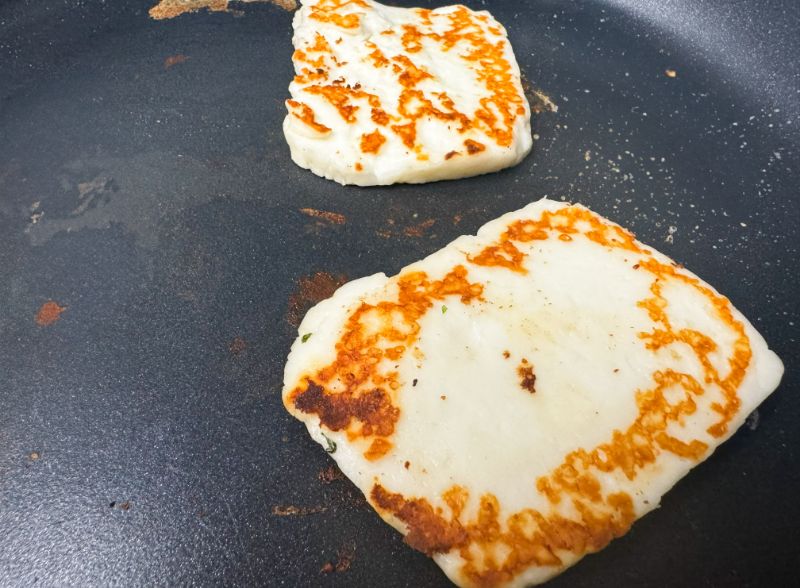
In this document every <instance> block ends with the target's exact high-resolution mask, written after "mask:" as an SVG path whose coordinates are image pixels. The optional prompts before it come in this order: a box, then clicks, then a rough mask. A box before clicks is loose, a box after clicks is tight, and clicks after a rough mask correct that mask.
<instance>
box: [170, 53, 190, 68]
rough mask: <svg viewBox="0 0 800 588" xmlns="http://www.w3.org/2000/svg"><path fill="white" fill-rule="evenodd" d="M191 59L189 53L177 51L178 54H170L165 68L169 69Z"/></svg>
mask: <svg viewBox="0 0 800 588" xmlns="http://www.w3.org/2000/svg"><path fill="white" fill-rule="evenodd" d="M188 60H189V57H188V56H187V55H184V54H183V53H177V54H176V55H170V56H169V57H167V58H166V59H165V60H164V69H169V68H171V67H173V66H175V65H179V64H181V63H186V62H187V61H188Z"/></svg>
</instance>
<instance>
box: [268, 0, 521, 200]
mask: <svg viewBox="0 0 800 588" xmlns="http://www.w3.org/2000/svg"><path fill="white" fill-rule="evenodd" d="M293 25H294V38H293V43H294V47H295V52H294V54H293V56H292V60H293V62H294V67H295V72H296V76H295V77H294V80H293V81H292V82H291V84H290V85H289V92H290V93H291V96H292V98H291V99H290V100H287V101H286V107H287V109H288V111H289V114H288V115H287V116H286V119H285V121H284V123H283V130H284V134H285V135H286V140H287V142H288V143H289V147H290V150H291V154H292V159H293V160H294V162H295V163H297V165H299V166H301V167H304V168H307V169H310V170H311V171H312V172H314V173H315V174H317V175H320V176H323V177H326V178H329V179H331V180H335V181H337V182H339V183H342V184H357V185H360V186H371V185H385V184H393V183H396V182H408V183H420V182H431V181H435V180H445V179H452V178H461V177H466V176H474V175H478V174H483V173H487V172H492V171H496V170H499V169H502V168H505V167H509V166H512V165H516V164H517V163H519V162H520V161H521V160H522V158H523V157H525V155H526V154H527V153H528V152H529V151H530V149H531V142H532V140H531V129H530V108H529V106H528V102H527V100H526V99H525V94H524V93H523V90H522V86H521V83H520V72H519V67H518V66H517V62H516V60H515V58H514V53H513V51H512V50H511V45H510V44H509V42H508V39H507V38H506V32H505V29H503V27H502V26H501V25H500V24H499V23H498V22H497V21H495V20H494V19H493V18H492V16H491V15H490V14H489V13H488V12H486V11H481V12H474V11H472V10H470V9H468V8H466V7H465V6H447V7H444V8H437V9H435V10H428V9H422V8H396V7H391V6H384V5H383V4H379V3H378V2H373V1H372V0H304V1H303V4H302V7H301V8H300V10H298V11H297V13H296V14H295V16H294V22H293Z"/></svg>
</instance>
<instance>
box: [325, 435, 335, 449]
mask: <svg viewBox="0 0 800 588" xmlns="http://www.w3.org/2000/svg"><path fill="white" fill-rule="evenodd" d="M322 436H323V437H325V441H327V442H328V446H327V447H326V448H325V452H326V453H336V441H334V440H332V439H329V438H328V436H327V435H325V434H324V433H323V434H322Z"/></svg>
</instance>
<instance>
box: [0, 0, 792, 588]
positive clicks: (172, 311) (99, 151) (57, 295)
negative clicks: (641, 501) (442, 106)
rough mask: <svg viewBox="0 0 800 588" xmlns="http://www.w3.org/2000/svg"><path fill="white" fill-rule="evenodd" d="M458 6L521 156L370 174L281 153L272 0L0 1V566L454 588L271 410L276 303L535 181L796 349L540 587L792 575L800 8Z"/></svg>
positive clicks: (90, 580)
mask: <svg viewBox="0 0 800 588" xmlns="http://www.w3.org/2000/svg"><path fill="white" fill-rule="evenodd" d="M397 4H403V5H410V4H411V3H406V2H397ZM417 4H419V5H424V6H432V5H433V3H430V2H419V3H417ZM469 4H470V5H471V6H472V7H475V8H483V7H486V8H488V9H490V10H491V11H492V13H493V14H494V15H495V16H496V17H497V19H498V20H499V21H500V22H502V23H503V24H504V25H505V26H506V28H507V29H508V33H509V37H510V39H511V42H512V44H513V46H514V50H515V53H516V55H517V58H518V61H519V63H520V67H521V69H522V70H523V72H524V73H525V76H526V78H527V79H528V80H529V81H530V82H531V84H532V85H533V87H534V88H535V89H537V90H540V91H541V92H543V93H544V94H546V95H547V96H549V97H550V98H551V99H552V100H553V102H554V103H555V104H556V105H557V106H558V112H556V113H552V112H549V113H543V114H541V115H540V116H539V117H538V118H536V119H535V122H534V127H535V128H534V132H535V133H536V135H537V137H538V139H537V141H536V142H535V144H534V153H533V154H532V155H531V156H530V157H529V158H527V159H526V160H525V161H523V162H522V164H520V165H519V166H517V167H515V168H513V169H509V170H506V171H503V172H501V173H498V174H493V175H489V176H483V177H479V178H472V179H468V180H463V181H455V182H446V183H438V184H429V185H424V186H395V187H390V188H371V189H359V188H354V187H341V186H339V185H337V184H334V183H332V182H328V181H326V180H323V179H320V178H318V177H316V176H314V175H312V174H311V173H309V172H307V171H305V170H302V169H299V168H297V167H296V166H295V165H294V164H292V163H291V161H290V159H289V152H288V148H287V146H286V144H285V142H284V139H283V135H282V133H281V130H280V123H281V121H282V119H283V117H284V115H285V110H284V107H283V100H284V99H285V98H286V97H287V92H286V88H287V86H288V82H289V79H290V76H291V75H292V72H291V60H290V55H291V51H292V47H291V42H290V39H291V26H290V23H291V16H292V15H291V14H290V13H289V12H287V11H286V10H284V9H283V8H281V7H279V6H276V5H273V4H268V3H267V4H261V3H248V4H246V5H245V4H239V5H234V6H232V8H234V9H235V10H236V11H238V12H213V13H210V12H204V11H201V12H197V13H194V14H187V15H183V16H181V17H179V18H175V19H168V20H161V21H155V20H153V19H151V18H150V17H149V16H148V13H147V10H148V8H150V6H151V4H150V3H148V2H126V3H120V2H114V3H111V2H100V1H94V0H87V1H85V2H81V3H72V2H61V3H39V2H26V1H14V0H12V1H10V2H5V3H3V4H2V5H0V235H2V237H0V239H2V241H0V244H1V245H0V276H2V278H1V279H0V407H2V408H1V409H0V585H30V584H35V583H37V582H38V583H41V584H43V585H55V584H59V585H63V584H72V585H107V584H110V583H121V582H126V583H131V582H134V583H137V584H138V583H141V584H154V585H167V584H171V585H174V584H190V583H193V584H201V585H210V584H242V585H249V584H263V585H270V586H272V585H275V586H279V585H286V586H311V585H331V586H374V585H382V586H390V587H394V586H447V585H448V584H447V581H446V580H445V578H444V576H443V575H442V574H441V573H440V572H439V570H438V569H437V567H436V566H435V565H434V564H433V563H432V562H431V561H429V560H427V558H425V557H424V556H423V555H421V554H419V553H416V552H414V551H413V550H411V549H410V548H408V547H406V546H405V545H404V544H403V543H402V538H401V536H400V535H399V534H398V533H396V532H395V531H393V530H392V529H390V528H389V527H388V526H386V525H385V524H384V523H382V522H381V521H380V520H379V518H378V517H377V516H376V515H375V514H374V513H373V512H371V510H370V509H369V508H368V507H367V506H366V505H365V504H364V502H363V501H362V500H361V499H360V498H359V495H358V492H357V491H356V490H355V489H354V487H353V486H352V485H351V484H350V483H349V482H347V481H346V480H341V479H333V480H331V479H330V478H331V477H332V476H331V473H332V472H328V471H326V468H327V467H328V466H329V465H330V463H331V462H330V460H329V459H328V458H327V456H326V455H324V453H323V452H321V451H319V450H318V448H317V447H316V446H313V442H312V441H311V440H310V439H308V437H307V435H306V434H305V431H304V430H303V427H302V424H300V423H298V422H296V421H295V420H294V419H292V418H291V417H290V416H289V415H288V414H287V413H286V412H285V411H284V410H283V408H282V406H281V399H280V389H281V384H282V371H283V364H284V361H285V358H286V354H287V353H288V349H289V345H290V343H291V341H292V340H293V338H294V328H293V327H292V325H291V324H290V323H291V322H296V320H297V318H298V314H302V311H303V309H304V308H305V307H306V306H307V305H308V303H309V301H310V299H313V298H314V297H315V296H318V295H320V294H323V293H324V292H325V291H326V290H328V289H329V288H330V286H331V284H332V283H335V282H336V280H337V279H339V278H340V276H346V277H347V278H355V277H359V276H363V275H368V274H371V273H374V272H378V271H385V272H386V273H387V274H392V273H395V272H396V271H398V270H399V269H400V268H401V267H403V266H404V265H406V264H408V263H410V262H411V261H414V260H416V259H419V258H421V257H423V256H425V255H427V254H429V253H431V252H433V251H435V250H436V249H438V248H440V247H442V246H443V245H445V244H446V243H448V242H449V241H451V240H452V239H453V238H455V237H456V236H458V235H460V234H464V233H471V232H474V231H475V230H476V229H477V228H478V227H479V226H481V225H482V224H484V223H485V222H486V221H488V220H490V219H492V218H495V217H497V216H499V215H501V214H502V213H504V212H507V211H509V210H515V209H517V208H520V207H521V206H523V205H524V204H526V203H528V202H530V201H533V200H536V199H538V198H540V197H541V196H544V195H547V196H550V197H552V198H561V197H564V198H566V199H568V200H573V201H577V202H581V203H582V204H584V205H587V206H589V207H591V208H592V209H594V210H595V211H597V212H598V213H600V214H603V215H604V216H607V217H609V218H610V219H612V220H614V221H616V222H619V223H620V224H622V225H624V226H626V227H628V228H630V229H631V230H633V231H634V232H635V233H636V234H637V236H638V237H639V238H640V239H641V240H642V241H643V242H645V243H650V244H652V245H653V246H655V247H657V248H658V249H660V250H662V251H664V252H665V253H667V254H668V255H670V256H671V257H673V258H674V259H676V260H677V261H680V262H681V263H683V264H685V265H686V266H687V267H688V268H690V269H691V270H692V271H694V272H696V273H697V274H698V275H700V276H702V277H703V278H704V279H705V280H707V281H708V282H710V283H711V284H713V285H714V286H715V287H716V288H718V289H719V290H720V291H722V292H724V293H725V294H726V295H728V296H729V297H730V298H731V300H732V302H733V303H734V304H735V305H736V306H737V307H738V308H739V309H740V310H741V311H742V312H743V313H744V314H745V315H746V316H748V317H749V318H750V319H751V320H752V321H753V323H754V325H755V326H756V327H757V328H758V329H759V330H760V331H761V332H762V333H763V335H764V337H765V338H766V339H767V341H768V343H769V344H770V346H771V347H772V348H773V349H774V350H775V351H776V352H777V353H778V355H779V356H780V357H782V358H783V360H784V362H785V363H786V368H787V369H786V375H785V376H784V380H783V383H782V385H781V387H780V388H779V389H778V390H777V391H776V393H775V394H773V395H772V396H771V397H770V398H769V399H768V400H767V401H766V402H765V403H764V404H763V405H762V407H761V408H760V409H759V414H758V418H757V419H756V418H751V420H750V421H749V422H748V424H749V426H746V427H743V428H742V430H741V431H739V432H738V433H737V434H736V435H735V436H734V438H733V439H731V441H729V442H728V443H726V444H725V445H724V446H723V447H722V448H721V449H720V450H719V451H717V452H716V453H715V454H714V456H713V457H712V458H711V459H710V460H709V461H707V462H706V463H704V464H703V465H702V466H700V467H698V468H697V469H696V470H695V471H693V472H692V473H691V475H689V476H688V477H687V478H685V479H684V480H683V481H681V482H680V483H679V484H678V486H677V487H676V488H675V489H674V490H673V491H672V492H671V493H669V494H668V495H667V496H666V497H665V499H664V501H663V503H662V507H661V508H660V509H659V510H657V511H655V512H653V513H651V514H649V515H647V516H646V517H645V518H644V519H642V520H641V521H639V522H638V523H637V524H636V525H634V527H633V528H632V530H631V531H630V532H629V533H628V534H627V535H626V536H625V537H623V538H621V539H619V540H617V541H615V542H613V543H612V544H611V545H610V546H609V547H608V548H607V549H605V550H604V551H603V552H601V553H599V554H597V555H592V556H590V557H587V558H586V559H585V560H584V561H583V562H582V563H581V564H580V565H578V566H577V567H575V568H573V569H571V570H569V571H568V572H566V573H565V574H564V575H563V576H561V577H559V578H557V579H556V580H554V581H553V582H552V583H551V584H549V585H551V586H620V585H622V586H676V587H677V586H687V585H695V586H698V585H701V586H777V585H785V584H786V583H787V582H789V581H790V579H791V578H793V577H794V574H795V568H796V563H797V561H798V558H800V532H798V527H797V525H796V522H797V521H798V520H800V501H797V500H796V499H795V497H796V496H797V494H798V492H800V467H798V466H800V463H799V461H800V460H798V453H797V452H798V450H797V447H800V429H799V428H798V427H797V426H796V423H797V422H798V419H800V395H799V394H798V393H800V382H799V381H798V376H797V373H798V369H797V368H798V367H800V366H798V360H797V351H796V350H797V346H798V341H797V339H798V335H797V326H798V324H800V310H799V309H798V300H799V299H800V278H799V277H798V276H799V275H800V273H799V272H798V271H797V262H796V258H797V255H798V251H797V249H798V243H800V235H798V229H797V224H798V221H800V196H798V191H797V186H798V184H800V174H798V170H797V160H798V147H800V131H799V130H798V127H800V119H798V115H800V106H799V103H800V94H798V88H800V78H798V71H800V67H798V66H799V65H800V64H799V63H798V55H800V37H798V35H797V30H798V23H799V22H800V8H799V7H798V5H797V4H796V3H794V2H791V1H789V0H786V1H785V2H778V1H769V2H756V1H755V0H752V1H751V0H748V1H745V2H739V3H736V4H735V5H733V6H728V3H726V2H722V1H713V2H703V3H700V2H689V1H688V0H675V1H674V2H656V1H652V2H651V1H649V0H648V1H645V2H634V1H633V0H630V1H626V0H608V1H606V2H599V1H598V2H586V3H581V4H580V5H574V4H572V3H565V2H556V1H542V2H534V1H530V2H524V1H519V0H517V1H505V2H501V1H496V2H490V1H487V2H485V3H484V2H480V1H477V2H471V3H469ZM667 70H671V71H673V72H674V74H675V75H674V77H673V76H672V75H671V74H669V75H668V74H667V73H666V72H667ZM319 211H323V212H331V213H335V214H333V215H325V214H321V213H320V212H319ZM315 276H316V277H315ZM298 288H302V289H303V291H302V292H298ZM48 301H52V302H53V303H54V304H55V305H57V306H52V305H47V306H43V305H45V303H47V302H48ZM40 310H41V311H42V312H41V313H40V312H39V311H40ZM37 317H38V318H39V319H40V320H39V322H38V323H37V320H36V319H37ZM40 323H41V324H40ZM321 473H322V474H323V476H322V478H323V479H320V474H321ZM328 563H330V564H331V565H330V566H326V564H328ZM337 564H339V565H338V570H337ZM323 568H325V570H326V571H327V572H328V573H325V572H322V571H321V570H322V569H323ZM345 568H346V569H345ZM331 570H333V571H331Z"/></svg>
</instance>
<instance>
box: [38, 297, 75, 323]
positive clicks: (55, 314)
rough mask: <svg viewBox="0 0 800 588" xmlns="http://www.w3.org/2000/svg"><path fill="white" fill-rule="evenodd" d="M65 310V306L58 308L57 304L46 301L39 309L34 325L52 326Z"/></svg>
mask: <svg viewBox="0 0 800 588" xmlns="http://www.w3.org/2000/svg"><path fill="white" fill-rule="evenodd" d="M65 310H67V307H66V306H60V305H59V304H58V303H57V302H55V301H53V300H48V301H47V302H45V303H44V304H42V305H41V306H40V307H39V310H38V312H37V313H36V317H35V320H36V324H37V325H39V326H40V327H46V326H48V325H52V324H53V323H54V322H56V321H57V320H58V319H60V318H61V313H62V312H64V311H65Z"/></svg>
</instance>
